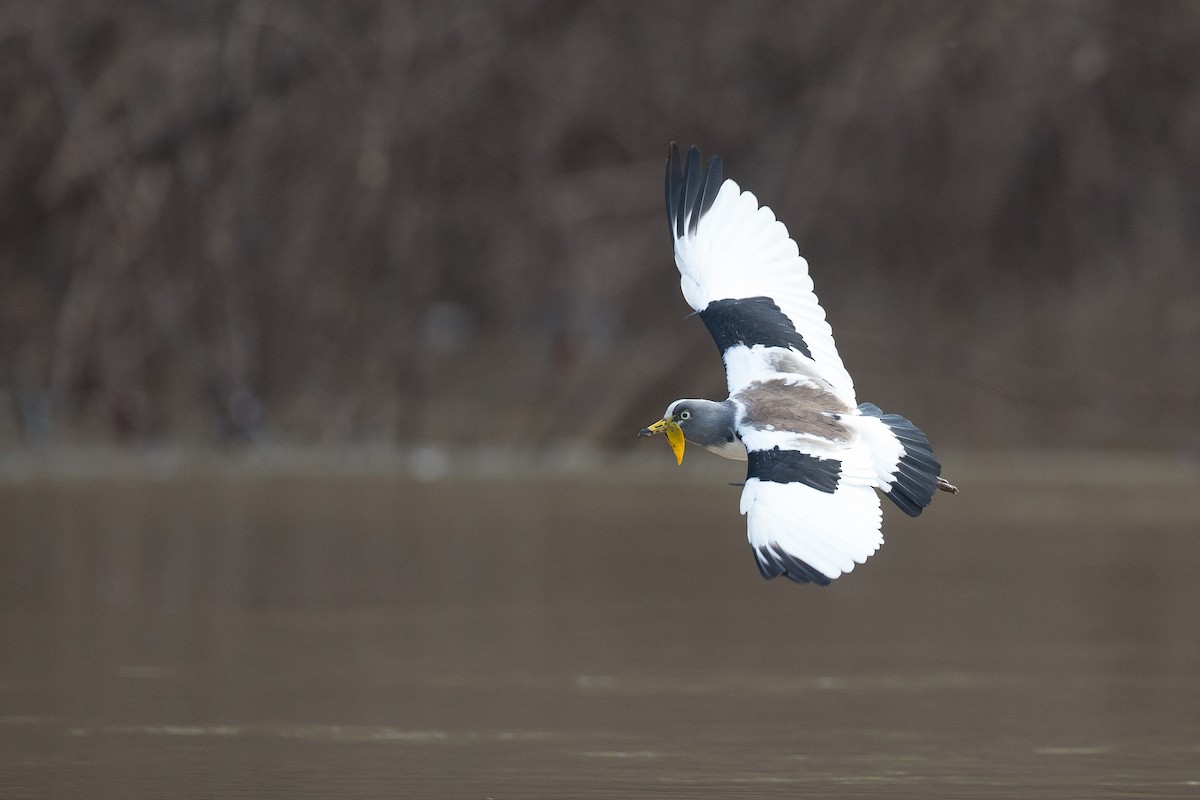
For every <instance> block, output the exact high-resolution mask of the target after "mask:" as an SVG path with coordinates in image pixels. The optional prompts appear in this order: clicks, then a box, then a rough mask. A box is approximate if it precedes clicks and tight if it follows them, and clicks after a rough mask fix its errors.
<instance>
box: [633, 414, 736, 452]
mask: <svg viewBox="0 0 1200 800" xmlns="http://www.w3.org/2000/svg"><path fill="white" fill-rule="evenodd" d="M656 433H665V434H666V435H667V442H668V443H669V444H670V445H671V450H672V451H673V452H674V453H675V460H676V461H677V462H679V463H680V464H682V463H683V446H684V443H685V442H692V443H693V444H698V445H700V446H701V447H707V448H709V449H713V448H723V447H726V446H728V445H729V444H730V443H731V442H733V440H734V435H735V434H734V409H733V404H732V403H730V401H728V400H726V401H725V402H724V403H715V402H713V401H712V400H676V401H675V402H674V403H671V405H669V406H667V411H666V413H665V414H663V418H662V419H660V420H658V421H657V422H655V423H653V424H651V425H648V426H646V427H645V428H642V430H641V432H640V433H638V436H653V435H654V434H656Z"/></svg>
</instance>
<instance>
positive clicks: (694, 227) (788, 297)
mask: <svg viewBox="0 0 1200 800" xmlns="http://www.w3.org/2000/svg"><path fill="white" fill-rule="evenodd" d="M666 199H667V218H668V221H669V223H670V226H671V238H672V240H673V241H674V243H675V264H676V265H677V266H678V267H679V274H680V284H681V286H682V288H683V296H684V299H686V300H687V302H688V304H689V305H691V307H692V308H694V309H696V311H698V312H699V315H700V318H701V319H702V320H703V321H704V324H705V326H707V327H708V331H709V333H711V334H712V337H713V340H714V341H715V342H716V343H717V348H718V349H719V350H720V351H721V358H722V360H723V361H724V362H725V372H726V378H727V381H728V384H729V392H730V394H733V393H734V392H736V391H737V390H739V389H741V388H743V387H744V386H746V385H747V384H748V383H750V382H751V381H754V380H766V379H770V378H771V377H773V376H775V375H778V374H797V373H799V374H802V375H805V376H808V377H811V378H815V379H818V380H820V381H822V382H823V383H824V384H825V385H826V386H828V387H829V388H830V389H831V390H832V391H833V392H834V393H835V394H836V395H837V396H838V397H839V398H840V399H841V400H842V401H844V402H845V403H846V404H847V405H848V406H851V407H853V406H854V402H855V401H854V381H853V380H852V379H851V378H850V375H849V374H848V373H847V372H846V368H845V367H844V366H842V359H841V357H840V356H838V353H837V348H836V347H835V346H834V343H833V331H832V330H831V329H830V327H829V323H828V322H826V321H825V311H824V310H823V309H822V308H821V306H820V304H819V303H818V302H817V296H816V295H815V294H814V293H813V283H812V279H811V278H810V277H809V275H808V262H807V261H805V260H804V259H803V258H802V257H801V256H800V251H799V248H798V247H797V246H796V243H795V242H794V241H793V240H792V239H791V238H790V237H789V236H788V232H787V228H786V227H784V225H783V223H781V222H779V221H778V220H776V219H775V215H774V214H773V213H772V212H771V209H769V208H767V207H766V206H761V207H760V206H759V204H758V199H757V198H755V196H754V195H753V194H751V193H750V192H743V191H741V189H740V188H738V185H737V183H735V182H734V181H732V180H726V181H724V182H722V180H721V159H719V158H717V157H716V156H713V157H712V158H710V159H709V161H708V165H707V167H706V168H704V169H703V170H702V169H701V165H700V151H699V150H698V149H697V148H695V147H693V148H691V149H690V150H688V156H687V163H686V165H685V164H683V163H682V161H681V159H680V156H679V148H678V147H676V145H675V144H674V143H672V144H671V153H670V157H669V158H668V159H667V177H666Z"/></svg>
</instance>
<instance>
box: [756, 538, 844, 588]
mask: <svg viewBox="0 0 1200 800" xmlns="http://www.w3.org/2000/svg"><path fill="white" fill-rule="evenodd" d="M758 553H759V556H758V557H756V558H755V559H754V563H755V564H757V565H758V571H759V572H760V573H762V576H763V577H764V578H766V579H767V580H770V579H771V578H777V577H779V576H780V575H782V576H783V577H785V578H787V579H788V580H790V581H795V582H796V583H815V584H816V585H817V586H828V585H829V584H830V583H831V580H832V579H831V578H829V576H827V575H826V574H825V573H823V572H821V571H820V570H819V569H817V568H815V567H813V566H812V565H811V564H809V563H807V562H805V561H801V560H800V559H798V558H796V557H795V556H793V555H791V554H789V553H786V552H784V551H783V550H781V549H780V550H777V549H776V548H775V547H769V546H766V545H764V546H762V547H759V548H758Z"/></svg>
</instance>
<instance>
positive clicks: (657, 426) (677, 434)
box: [638, 417, 685, 464]
mask: <svg viewBox="0 0 1200 800" xmlns="http://www.w3.org/2000/svg"><path fill="white" fill-rule="evenodd" d="M656 433H665V434H666V435H667V443H668V444H670V445H671V451H672V452H674V453H675V462H676V463H678V464H682V463H683V445H684V442H685V440H684V438H683V429H682V428H680V427H679V423H678V422H676V421H675V420H673V419H670V418H669V417H668V418H667V419H660V420H659V421H658V422H655V423H653V424H651V425H647V426H646V427H645V428H642V430H641V433H639V434H638V436H653V435H654V434H656Z"/></svg>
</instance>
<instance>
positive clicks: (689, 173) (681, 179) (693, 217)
mask: <svg viewBox="0 0 1200 800" xmlns="http://www.w3.org/2000/svg"><path fill="white" fill-rule="evenodd" d="M700 162H701V157H700V148H698V147H696V146H695V145H692V146H691V147H689V148H688V152H687V161H686V162H684V160H683V158H682V157H681V156H680V154H679V145H677V144H676V143H675V142H671V147H670V149H669V150H668V152H667V171H666V172H667V174H666V179H665V181H664V186H665V190H666V202H667V225H668V227H669V228H670V231H671V236H672V237H673V238H675V239H679V238H682V237H683V235H684V234H685V233H689V234H692V235H695V233H696V229H697V226H698V225H699V224H700V219H701V218H702V217H703V216H704V214H705V212H707V211H708V210H709V209H710V208H712V205H713V201H715V200H716V199H717V192H719V191H720V189H721V176H722V172H723V165H722V162H721V159H720V158H718V157H717V156H712V157H710V158H709V159H708V164H707V165H706V166H705V167H704V168H703V169H701V166H700Z"/></svg>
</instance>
